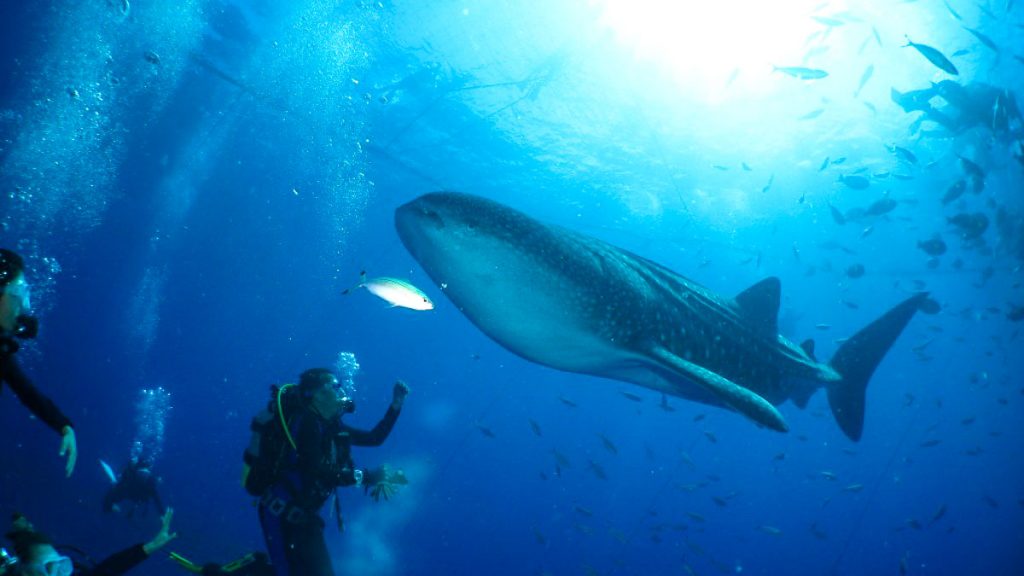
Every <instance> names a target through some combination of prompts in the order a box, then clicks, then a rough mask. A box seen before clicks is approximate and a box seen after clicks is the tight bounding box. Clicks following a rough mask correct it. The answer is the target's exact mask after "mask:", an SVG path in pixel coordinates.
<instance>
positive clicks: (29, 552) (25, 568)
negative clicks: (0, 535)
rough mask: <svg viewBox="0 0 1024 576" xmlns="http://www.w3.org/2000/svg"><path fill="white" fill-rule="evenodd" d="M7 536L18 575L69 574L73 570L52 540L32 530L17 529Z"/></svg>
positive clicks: (68, 575)
mask: <svg viewBox="0 0 1024 576" xmlns="http://www.w3.org/2000/svg"><path fill="white" fill-rule="evenodd" d="M7 537H8V538H9V539H10V540H11V542H12V543H13V544H14V552H15V554H16V555H17V556H18V572H17V574H19V575H20V576H70V575H71V573H72V572H73V570H74V566H73V565H72V563H71V559H70V558H68V557H67V556H62V555H61V554H60V553H59V552H57V549H56V548H54V546H53V542H52V541H51V540H50V539H49V538H47V537H46V536H45V535H44V534H41V533H39V532H36V531H34V530H17V531H14V532H11V533H9V534H8V535H7Z"/></svg>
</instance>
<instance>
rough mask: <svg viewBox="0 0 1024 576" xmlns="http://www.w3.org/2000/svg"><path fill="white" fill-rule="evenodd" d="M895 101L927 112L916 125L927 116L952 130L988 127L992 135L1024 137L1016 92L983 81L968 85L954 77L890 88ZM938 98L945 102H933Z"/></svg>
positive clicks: (907, 109)
mask: <svg viewBox="0 0 1024 576" xmlns="http://www.w3.org/2000/svg"><path fill="white" fill-rule="evenodd" d="M890 96H891V98H892V101H893V102H895V103H896V104H897V105H899V107H900V108H903V111H904V112H908V113H909V112H923V114H922V116H921V117H920V118H918V119H917V120H916V121H914V125H913V126H914V129H915V130H916V129H917V127H918V126H920V124H921V123H922V122H924V121H925V120H929V121H932V122H934V123H936V124H938V125H940V126H942V127H943V128H945V129H946V130H947V131H948V132H949V133H950V134H952V135H954V136H955V135H958V134H961V133H963V132H966V131H967V130H970V129H972V128H975V127H985V128H988V129H989V130H990V131H991V132H992V135H993V136H994V137H995V138H997V139H999V140H1001V141H1003V142H1010V141H1012V140H1014V139H1019V138H1022V137H1024V119H1022V117H1021V111H1020V107H1019V106H1018V104H1017V99H1016V98H1015V97H1014V95H1013V92H1011V91H1010V90H1008V89H1006V88H999V87H997V86H992V85H989V84H984V83H982V82H971V83H969V84H966V85H961V84H958V83H956V82H954V81H952V80H942V81H941V82H933V83H932V85H931V86H930V87H928V88H924V89H921V90H911V91H909V92H900V91H898V90H896V89H895V88H893V89H892V90H891V91H890ZM933 99H936V100H937V101H938V102H939V103H940V104H941V105H940V106H938V107H936V106H933V105H932V100H933Z"/></svg>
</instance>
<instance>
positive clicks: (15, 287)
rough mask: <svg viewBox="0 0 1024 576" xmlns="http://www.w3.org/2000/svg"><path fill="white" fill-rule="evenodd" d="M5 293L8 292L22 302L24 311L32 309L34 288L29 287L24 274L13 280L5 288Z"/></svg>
mask: <svg viewBox="0 0 1024 576" xmlns="http://www.w3.org/2000/svg"><path fill="white" fill-rule="evenodd" d="M4 293H5V294H7V296H8V297H9V298H13V299H15V300H17V301H18V302H19V303H20V304H21V310H22V311H24V312H31V311H32V289H31V288H29V285H28V282H26V281H25V276H24V275H21V274H19V275H18V279H17V280H15V281H14V282H11V283H10V284H8V285H7V286H6V287H5V288H4Z"/></svg>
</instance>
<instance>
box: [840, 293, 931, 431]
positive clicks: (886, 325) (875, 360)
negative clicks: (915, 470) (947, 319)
mask: <svg viewBox="0 0 1024 576" xmlns="http://www.w3.org/2000/svg"><path fill="white" fill-rule="evenodd" d="M926 298H928V293H927V292H921V293H920V294H916V295H914V296H911V297H910V298H907V299H906V300H904V301H903V302H900V303H899V304H897V305H896V306H895V307H893V308H892V309H891V310H889V311H888V312H886V313H885V314H883V315H882V317H881V318H878V319H877V320H875V321H874V322H872V323H871V324H868V325H867V326H865V327H864V328H863V329H861V331H860V332H857V333H856V334H854V335H853V337H852V338H850V339H849V340H847V341H846V342H844V343H843V345H842V346H840V347H839V350H837V351H836V354H835V356H833V357H832V361H831V362H830V363H829V364H831V366H832V368H834V369H835V370H836V372H839V374H840V376H842V377H843V378H842V380H840V381H839V382H834V383H832V384H829V385H828V405H829V407H830V408H832V415H833V416H834V417H835V419H836V423H837V424H839V427H840V428H841V429H842V430H843V433H844V434H846V436H847V437H848V438H849V439H850V440H853V441H854V442H856V441H858V440H860V436H861V433H862V432H863V431H864V397H865V395H866V393H867V388H868V380H870V379H871V375H872V374H873V373H874V372H875V368H876V367H877V366H878V364H879V363H880V362H881V361H882V358H884V357H885V353H886V352H888V351H889V348H890V347H891V346H892V344H893V342H895V341H896V338H899V335H900V334H901V333H902V332H903V329H904V328H905V327H906V326H907V323H908V322H910V319H911V318H913V317H914V313H915V312H917V309H918V308H919V307H920V306H921V302H923V301H924V300H925V299H926Z"/></svg>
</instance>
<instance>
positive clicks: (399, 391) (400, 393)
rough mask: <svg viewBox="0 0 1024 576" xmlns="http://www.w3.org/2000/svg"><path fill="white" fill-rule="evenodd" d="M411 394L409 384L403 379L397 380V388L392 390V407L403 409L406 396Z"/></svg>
mask: <svg viewBox="0 0 1024 576" xmlns="http://www.w3.org/2000/svg"><path fill="white" fill-rule="evenodd" d="M408 395H409V385H408V384H406V383H405V382H402V381H401V380H397V381H395V388H394V390H393V391H392V392H391V407H392V408H394V409H395V410H401V409H402V404H404V403H405V397H406V396H408Z"/></svg>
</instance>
